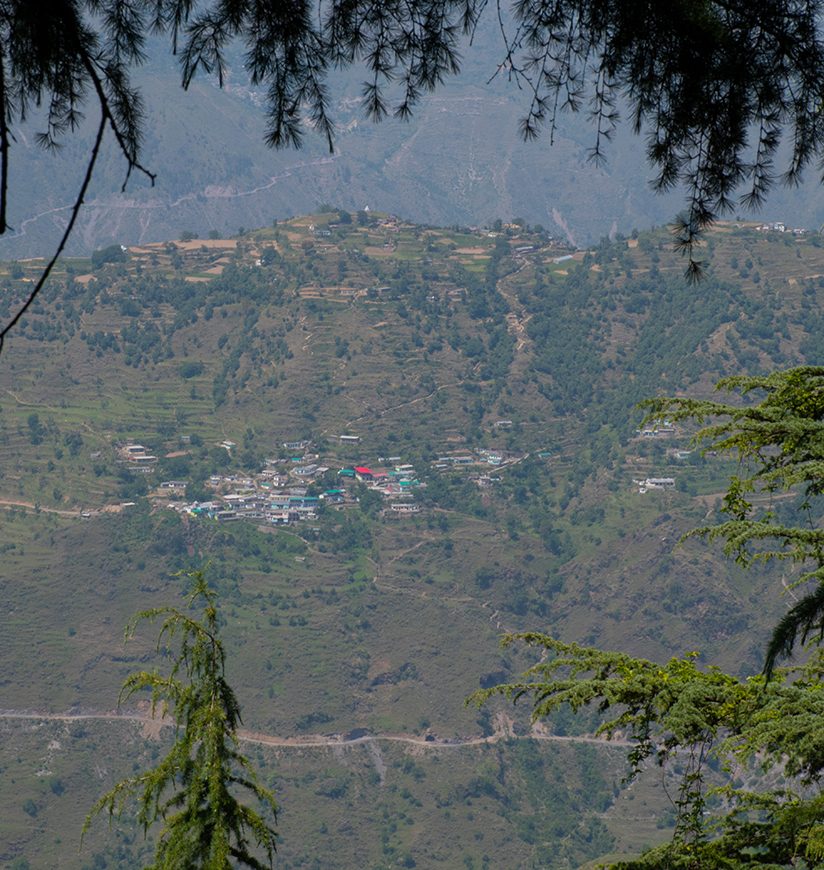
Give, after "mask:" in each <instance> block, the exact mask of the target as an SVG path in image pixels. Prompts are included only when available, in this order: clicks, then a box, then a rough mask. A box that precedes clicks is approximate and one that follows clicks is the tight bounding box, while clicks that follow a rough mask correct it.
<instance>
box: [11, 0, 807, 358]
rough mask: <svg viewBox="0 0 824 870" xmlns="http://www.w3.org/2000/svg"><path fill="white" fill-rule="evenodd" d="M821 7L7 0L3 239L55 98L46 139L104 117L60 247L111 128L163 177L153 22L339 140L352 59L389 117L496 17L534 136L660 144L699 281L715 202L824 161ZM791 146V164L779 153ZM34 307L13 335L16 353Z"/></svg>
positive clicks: (368, 97)
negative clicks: (149, 116)
mask: <svg viewBox="0 0 824 870" xmlns="http://www.w3.org/2000/svg"><path fill="white" fill-rule="evenodd" d="M820 7H821V3H820V0H757V2H751V0H723V2H712V0H698V2H696V0H673V2H670V3H657V2H652V0H639V2H626V3H614V2H611V0H536V2H514V3H512V4H507V3H505V2H504V0H496V2H495V3H488V2H487V0H413V2H401V0H387V2H381V3H373V2H365V0H304V2H300V3H293V2H285V0H270V2H267V3H258V2H250V0H220V2H218V0H132V2H129V3H123V2H121V0H74V2H63V0H54V2H50V3H49V4H48V5H47V8H45V7H44V6H43V4H33V3H31V2H29V0H8V2H6V3H3V4H2V6H0V234H2V233H3V232H5V231H6V229H7V228H8V224H7V212H8V209H7V205H8V198H9V195H10V193H9V192H10V190H12V189H13V188H12V184H13V182H14V180H13V179H10V175H9V153H10V149H11V147H12V145H13V143H14V132H15V129H16V126H17V125H18V124H19V123H20V122H21V121H23V120H24V119H26V118H27V117H28V116H29V115H30V114H31V113H32V111H33V110H35V109H36V108H37V107H39V106H45V107H46V109H47V113H46V119H45V129H44V130H43V131H42V133H41V134H40V142H41V144H42V145H43V146H45V147H47V148H55V147H57V146H58V145H59V144H60V142H61V141H62V140H63V138H64V137H65V136H66V135H67V134H69V133H71V132H73V131H75V130H76V128H77V126H78V124H79V123H80V121H81V119H82V117H83V113H84V111H86V110H87V107H88V105H90V104H91V105H94V106H95V107H96V109H97V111H98V113H99V121H98V128H97V134H96V137H95V141H94V145H93V146H92V151H91V154H90V158H89V163H88V167H87V172H86V175H85V177H84V180H83V182H82V184H81V187H80V190H79V193H78V196H77V199H76V202H75V207H74V210H73V211H72V216H71V219H70V221H69V224H68V226H67V227H66V232H65V234H64V236H63V240H62V242H61V244H60V245H59V247H58V250H57V254H59V253H60V252H61V251H62V248H63V246H64V245H65V241H66V239H68V236H69V234H70V232H71V230H72V227H73V225H74V221H75V218H76V215H77V212H78V210H79V209H80V206H81V204H82V202H83V199H84V197H85V194H86V191H87V190H88V186H89V183H90V180H91V176H92V173H93V171H94V165H95V162H96V159H97V156H98V154H99V152H100V145H101V142H102V140H103V136H104V134H105V133H106V131H107V130H108V131H109V133H110V134H111V135H113V136H114V138H115V140H116V142H117V144H118V147H119V149H120V151H121V153H122V155H123V157H124V159H125V163H126V179H127V180H128V177H129V176H130V174H131V173H132V172H133V171H138V172H141V173H143V174H145V175H146V176H147V177H148V178H149V179H150V180H151V181H152V182H153V181H154V178H155V176H154V173H153V171H152V170H150V169H149V168H148V167H146V166H144V165H143V164H142V163H141V158H140V146H141V137H142V133H143V124H144V109H143V103H142V101H141V98H140V94H139V92H138V91H137V90H136V88H135V87H134V86H133V84H132V82H131V73H132V71H133V70H134V68H135V67H136V66H138V65H140V64H141V63H142V62H143V60H144V59H145V56H146V51H147V37H148V36H149V34H151V33H156V34H161V35H163V36H165V37H166V38H168V40H169V44H170V48H171V50H172V51H173V52H174V54H175V55H176V56H177V57H178V58H179V62H180V71H181V82H182V85H183V87H184V88H186V87H188V86H189V84H190V83H191V82H192V80H193V79H194V77H195V76H196V75H197V74H198V73H201V74H202V73H207V74H213V75H216V76H217V77H218V79H219V80H220V81H221V82H222V76H223V70H224V68H225V63H226V51H227V48H228V47H229V46H230V45H231V44H232V43H237V42H240V43H242V44H243V45H244V47H245V50H246V51H245V62H246V68H247V71H248V74H249V77H250V79H251V82H252V83H253V84H254V85H255V86H258V87H260V88H261V89H263V90H264V91H265V95H266V96H265V100H266V105H265V111H266V116H267V120H268V126H267V133H266V138H267V141H268V143H269V144H270V145H272V146H275V147H281V146H298V145H300V143H301V140H302V136H303V130H304V127H305V126H310V127H311V128H312V129H314V130H316V131H317V132H318V133H320V134H321V135H322V136H324V137H325V138H326V140H327V141H328V143H329V146H330V148H331V147H333V145H334V136H335V126H334V113H333V107H332V106H331V104H330V97H329V80H330V78H332V77H333V76H334V75H335V73H336V72H337V71H338V70H340V69H341V68H343V67H349V66H353V65H354V66H358V67H360V68H362V69H363V71H364V83H363V91H362V96H363V103H364V108H365V110H366V112H367V114H369V115H370V116H371V117H373V118H375V119H380V118H383V117H385V116H386V115H387V114H389V113H392V114H394V115H395V116H396V117H398V118H407V117H409V115H410V113H411V112H412V111H413V109H414V107H415V105H416V104H417V103H418V102H419V100H420V99H421V97H422V95H423V94H424V93H425V92H427V91H430V90H433V89H434V88H437V87H438V86H439V85H441V84H442V83H443V82H444V80H445V79H446V78H447V77H448V76H450V75H452V74H454V73H456V72H457V71H458V70H459V68H460V60H461V53H462V52H465V51H469V50H471V40H472V36H473V34H474V32H475V30H476V28H477V27H478V25H479V23H480V22H481V20H482V19H483V17H484V16H495V18H496V21H497V23H498V24H499V26H500V31H501V50H500V56H499V57H498V58H497V59H496V61H497V62H496V63H494V64H493V67H492V68H491V69H490V78H494V77H495V76H504V77H507V78H509V79H510V80H512V81H513V82H514V83H516V84H517V85H518V86H519V87H520V88H521V90H522V92H523V94H524V111H523V116H522V121H521V132H522V134H523V135H524V137H526V138H527V139H530V138H534V137H536V136H538V135H539V134H540V133H541V132H542V131H546V133H547V135H548V138H549V141H550V142H551V141H552V138H553V132H554V130H555V128H556V125H557V122H558V117H559V114H560V113H561V112H562V111H564V110H571V111H576V110H583V111H586V112H587V113H588V114H589V115H590V116H591V118H592V120H593V125H594V138H593V144H592V147H591V151H590V154H591V157H592V158H593V159H595V160H600V159H603V157H604V155H605V146H606V143H607V141H608V140H609V138H610V137H611V135H612V134H613V132H614V130H615V128H616V125H617V124H618V123H619V120H620V113H621V112H622V111H624V112H625V113H626V115H627V118H628V121H629V123H630V124H631V125H632V127H633V129H634V130H635V131H636V132H637V133H639V134H642V135H644V136H645V138H646V154H647V158H648V160H649V162H650V163H651V165H652V166H653V168H654V170H655V173H656V180H655V184H656V186H657V187H659V188H661V189H666V188H671V187H673V186H677V185H684V186H685V188H686V194H687V200H686V208H685V210H684V213H683V214H682V215H681V217H680V218H679V219H678V221H677V224H676V228H677V244H678V245H680V246H681V247H682V249H683V250H684V252H685V253H687V254H688V255H689V264H690V266H689V268H688V273H689V274H691V275H694V274H696V273H697V271H698V270H699V268H700V264H699V263H698V262H697V260H696V258H695V257H694V256H693V253H694V246H695V243H696V241H697V239H698V238H699V236H700V233H701V230H702V229H703V228H704V227H706V226H707V224H708V223H710V222H711V221H712V220H713V219H714V218H715V217H716V215H718V214H720V213H723V212H725V211H728V210H729V209H730V208H732V207H733V206H734V205H736V204H737V202H738V199H737V197H740V199H741V200H742V201H743V203H744V204H745V205H753V204H755V205H757V204H758V203H760V202H761V200H762V199H763V198H764V196H765V195H766V194H767V192H768V190H769V188H770V186H771V185H772V184H773V182H774V181H775V179H776V177H780V178H782V179H783V180H785V181H787V182H790V183H793V182H796V181H797V180H798V179H799V177H800V174H801V172H802V171H803V170H804V168H805V167H807V166H808V165H809V164H810V163H811V162H814V161H815V160H816V159H817V158H819V157H820V156H821V152H822V144H823V140H822V106H824V99H822V96H824V93H823V92H824V75H822V71H823V70H824V45H822V39H821V30H820V28H821V15H820V11H821V8H820ZM782 140H786V142H787V143H788V158H787V162H786V165H785V166H784V167H779V166H777V165H776V157H777V153H778V148H779V146H780V144H781V143H782ZM124 183H125V182H124ZM56 256H57V255H56ZM56 256H55V259H56ZM49 269H50V267H47V269H46V270H45V273H44V279H43V280H45V277H46V276H47V275H48V272H49ZM37 292H39V287H35V288H34V289H33V293H32V296H31V298H34V296H36V294H37ZM26 307H28V305H24V307H23V310H22V311H20V312H18V314H17V315H16V316H15V317H14V318H12V320H11V321H10V323H8V324H6V325H5V326H4V327H3V328H2V330H1V331H0V347H2V340H3V338H4V337H5V335H6V334H7V332H8V330H9V329H10V328H11V327H12V326H13V325H14V324H15V323H16V322H17V321H18V320H19V318H20V316H22V313H23V311H24V310H25V308H26Z"/></svg>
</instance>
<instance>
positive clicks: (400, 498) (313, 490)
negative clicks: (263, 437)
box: [117, 434, 549, 526]
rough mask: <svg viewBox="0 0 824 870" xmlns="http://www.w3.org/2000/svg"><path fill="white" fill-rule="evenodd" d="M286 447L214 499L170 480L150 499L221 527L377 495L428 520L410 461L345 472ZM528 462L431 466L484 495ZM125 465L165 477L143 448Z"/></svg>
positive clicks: (495, 453)
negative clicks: (509, 470) (195, 496)
mask: <svg viewBox="0 0 824 870" xmlns="http://www.w3.org/2000/svg"><path fill="white" fill-rule="evenodd" d="M184 438H185V436H184ZM333 440H334V441H335V442H337V444H338V445H339V446H342V447H347V448H350V449H351V448H352V447H356V446H357V445H358V444H359V443H360V440H361V439H360V436H359V435H350V434H344V435H339V436H337V437H336V438H335V439H333ZM186 442H188V439H186ZM184 446H185V445H184ZM217 446H219V447H220V448H222V449H223V450H225V451H226V452H227V453H228V454H229V455H230V456H231V455H232V453H233V451H234V450H235V448H236V447H237V445H236V443H235V442H234V441H230V440H224V441H221V442H219V443H218V444H217ZM279 447H280V448H281V449H280V450H279V453H280V456H278V457H272V458H267V459H266V460H265V463H264V465H263V467H262V468H261V469H260V471H258V472H256V473H253V474H240V473H237V472H233V471H227V472H225V473H214V474H212V475H210V477H209V478H208V479H207V480H206V481H204V487H205V488H207V489H208V490H209V491H210V498H208V499H200V500H192V499H191V498H189V497H187V494H188V492H189V486H190V484H189V481H187V480H163V481H161V482H160V483H159V484H158V485H157V486H156V487H154V488H153V489H152V490H151V491H150V498H151V499H152V500H153V501H154V502H155V503H156V504H162V505H163V506H164V507H167V508H169V509H171V510H175V511H177V512H178V513H181V514H186V515H188V516H192V517H203V518H207V519H211V520H216V521H219V522H231V521H235V520H250V521H254V522H257V523H259V524H263V525H274V526H285V525H290V524H294V523H300V522H304V521H314V520H317V519H318V517H319V514H320V512H321V511H323V510H325V509H333V510H341V509H345V508H346V507H347V506H351V505H354V504H357V503H358V502H359V501H360V498H361V497H362V496H363V495H364V494H365V493H370V492H371V493H375V494H376V495H379V496H380V497H381V500H382V507H381V509H380V510H381V513H383V514H384V515H386V516H390V517H402V516H405V515H414V514H418V513H420V512H421V504H420V501H419V499H418V498H416V495H417V494H418V493H419V491H420V490H422V489H424V488H425V487H426V483H425V482H422V481H421V480H420V479H419V476H418V473H417V471H416V468H415V466H414V465H413V464H411V463H409V462H404V461H403V457H402V456H378V457H376V461H375V462H367V461H366V460H364V461H361V462H357V463H352V464H347V465H344V464H342V463H341V462H340V461H339V460H336V459H335V458H332V456H331V455H330V456H325V457H324V458H322V457H321V454H320V453H318V452H313V450H312V447H313V444H312V442H311V441H310V440H293V441H283V442H281V443H280V445H279ZM284 453H289V454H290V455H289V456H285V455H284ZM181 454H185V451H180V452H179V453H172V454H167V458H168V457H169V456H176V455H181ZM541 455H542V457H544V458H546V457H548V456H549V454H548V453H545V454H541ZM528 456H529V454H528V453H515V452H513V451H506V450H501V449H495V448H485V447H479V448H475V449H471V450H470V449H463V450H456V451H452V452H445V453H443V454H441V455H438V456H437V457H436V458H435V459H434V460H433V461H432V462H431V469H432V473H436V474H459V475H462V476H466V477H467V478H468V479H469V480H471V481H473V482H474V483H475V484H476V485H477V486H478V487H480V488H486V487H489V486H491V485H492V484H494V483H496V482H499V481H500V477H499V476H495V475H493V474H490V472H491V470H492V469H496V470H501V469H503V468H505V467H507V466H509V465H513V464H515V463H518V462H521V461H522V460H523V459H526V458H527V457H528ZM117 461H118V463H119V464H120V465H121V466H122V467H124V468H127V469H128V470H129V471H130V472H132V473H135V474H150V473H153V472H155V471H156V470H157V467H158V462H159V457H158V456H157V455H155V453H153V452H150V450H149V448H147V447H145V446H144V445H142V444H139V443H137V442H126V443H124V444H121V445H120V446H118V447H117Z"/></svg>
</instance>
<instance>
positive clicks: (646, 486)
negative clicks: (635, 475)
mask: <svg viewBox="0 0 824 870" xmlns="http://www.w3.org/2000/svg"><path fill="white" fill-rule="evenodd" d="M632 482H633V484H635V486H637V487H638V492H640V493H642V494H643V493H645V492H648V491H649V490H651V489H674V488H675V478H674V477H645V478H644V479H643V480H633V481H632Z"/></svg>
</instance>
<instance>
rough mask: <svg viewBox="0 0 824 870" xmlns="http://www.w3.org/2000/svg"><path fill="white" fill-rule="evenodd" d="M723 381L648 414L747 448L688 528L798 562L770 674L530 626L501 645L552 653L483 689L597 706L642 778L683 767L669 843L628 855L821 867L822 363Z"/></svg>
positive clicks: (727, 448) (535, 710)
mask: <svg viewBox="0 0 824 870" xmlns="http://www.w3.org/2000/svg"><path fill="white" fill-rule="evenodd" d="M717 386H718V388H719V389H721V390H727V391H731V392H737V393H738V394H739V401H738V402H737V403H736V404H731V403H724V402H715V401H709V400H703V399H696V398H691V397H661V398H657V399H651V400H649V401H647V402H645V403H643V404H644V405H645V406H646V407H647V408H648V410H649V415H648V417H647V421H651V422H654V421H662V420H669V421H674V420H680V421H692V422H697V423H698V424H699V425H700V426H701V428H699V429H698V431H697V432H696V434H695V435H694V436H693V442H694V443H695V444H697V445H701V446H702V447H703V449H704V450H705V451H709V450H712V451H717V452H728V453H732V454H734V455H737V456H738V458H739V460H740V471H739V473H738V474H736V475H734V476H733V477H732V478H731V480H730V485H729V487H728V490H727V493H726V496H725V498H724V502H723V508H722V510H723V512H724V513H725V514H726V518H725V519H724V520H723V521H722V522H720V523H718V524H715V525H708V526H703V527H701V528H698V529H695V530H694V531H692V532H690V533H689V535H688V537H689V536H692V535H699V536H704V537H706V538H708V539H709V540H711V541H712V540H720V541H723V543H724V548H725V552H726V553H727V554H728V555H730V556H732V557H734V558H735V559H736V560H737V561H739V562H740V563H741V564H743V565H745V566H746V565H749V564H751V563H752V562H753V561H758V560H760V561H770V560H787V561H789V562H791V563H794V564H795V565H796V566H797V567H798V576H797V577H796V578H795V581H794V583H793V584H792V586H791V591H792V594H793V596H794V597H796V596H795V591H794V589H795V588H802V589H804V591H805V594H803V596H802V597H800V598H797V600H796V602H795V603H794V604H793V606H792V607H790V608H789V609H788V611H787V613H786V614H785V615H784V617H783V618H782V619H781V620H780V621H779V623H778V625H777V626H776V627H775V629H774V631H773V633H772V636H771V638H770V639H769V641H768V644H767V648H766V654H765V664H764V669H763V673H761V674H757V675H754V676H751V677H748V678H744V679H742V678H739V677H735V676H731V675H728V674H725V673H723V672H722V671H720V670H719V669H717V668H714V667H710V668H700V667H698V665H697V662H696V659H697V658H698V654H697V653H692V654H690V655H688V656H686V657H684V658H681V659H678V658H675V659H672V660H671V661H670V662H668V663H667V664H666V665H659V664H656V663H654V662H650V661H647V660H645V659H638V658H634V657H632V656H629V655H625V654H624V653H620V652H608V651H603V650H599V649H594V648H588V647H582V646H579V645H577V644H574V643H564V642H562V641H560V640H558V639H555V638H552V637H549V636H546V635H543V634H539V633H535V632H530V633H523V634H517V635H510V636H509V637H507V638H506V639H505V643H506V644H509V643H512V642H514V641H521V642H525V643H527V644H529V645H532V646H537V647H539V648H541V649H542V656H541V661H540V662H539V663H538V664H536V665H534V666H533V667H532V668H530V669H529V670H528V671H527V672H526V673H525V674H523V675H522V677H521V678H520V679H519V680H516V681H515V682H513V683H507V684H502V685H499V686H493V687H491V688H489V689H486V690H484V691H482V692H479V693H476V694H475V695H474V696H473V699H472V700H474V701H476V702H478V703H484V702H485V701H487V700H489V698H491V697H492V696H494V695H503V696H504V697H506V698H508V699H510V700H512V701H513V702H517V701H518V700H520V699H522V698H526V699H528V700H529V701H531V703H532V718H533V720H535V719H541V718H545V717H547V716H549V715H550V714H552V713H553V712H554V711H555V710H556V709H558V708H560V707H562V706H564V705H567V706H569V707H571V708H572V710H573V711H577V710H580V709H582V708H584V707H587V706H589V705H595V706H597V708H598V710H599V711H600V712H601V713H602V714H604V718H603V720H602V722H603V724H602V725H601V727H600V729H599V733H601V734H603V735H605V736H607V737H613V736H616V735H619V734H620V735H621V736H623V737H625V738H626V739H627V740H628V741H629V742H630V747H631V748H630V750H629V754H628V760H629V762H630V776H631V777H632V776H635V775H637V773H638V772H639V771H640V770H641V769H642V767H643V765H644V763H645V762H647V761H648V760H653V761H655V762H657V763H658V764H659V765H661V766H662V767H668V768H671V769H672V772H673V773H674V774H675V775H677V783H678V785H677V792H676V794H675V795H674V796H673V797H672V798H671V799H672V801H673V805H674V809H675V811H676V825H675V830H674V834H673V838H672V840H671V841H670V842H669V843H666V844H664V845H663V846H660V847H657V848H655V849H651V850H649V851H648V852H646V853H645V854H644V855H642V856H641V857H640V858H639V859H638V860H637V861H630V862H625V863H621V864H618V865H615V866H617V867H625V868H636V867H637V868H641V867H673V868H678V867H683V868H696V870H698V868H704V867H731V868H732V867H790V866H793V867H819V866H821V864H822V861H824V800H822V797H821V794H820V792H818V791H817V789H818V787H819V785H820V782H821V779H822V776H824V743H823V742H822V735H824V730H822V728H821V721H822V716H824V706H823V705H822V692H821V687H822V674H824V649H822V648H821V646H820V645H821V642H822V640H824V530H822V528H821V516H820V510H817V509H816V508H818V507H820V502H819V503H816V500H817V499H819V498H820V496H821V495H822V494H824V367H820V366H802V367H798V368H794V369H789V370H787V371H781V372H774V373H772V374H770V375H766V376H760V377H732V378H726V379H723V380H721V381H719V383H718V385H717ZM753 399H756V401H753ZM708 423H709V425H707V424H708ZM793 496H795V497H796V498H795V499H793ZM805 642H807V643H808V644H810V645H812V646H813V647H815V648H814V649H812V651H810V649H809V648H808V649H807V656H806V661H804V662H802V664H801V665H799V666H797V667H795V668H792V669H789V668H779V667H778V662H779V661H780V660H781V659H784V658H789V657H790V656H792V655H793V653H794V652H795V651H796V649H797V647H798V645H799V643H801V644H804V643H805ZM719 764H720V766H721V770H722V776H720V777H718V776H716V777H714V778H713V776H712V775H710V774H709V772H708V771H709V769H710V768H713V767H714V768H715V769H716V770H718V768H719ZM713 779H714V782H713V781H712V780H713Z"/></svg>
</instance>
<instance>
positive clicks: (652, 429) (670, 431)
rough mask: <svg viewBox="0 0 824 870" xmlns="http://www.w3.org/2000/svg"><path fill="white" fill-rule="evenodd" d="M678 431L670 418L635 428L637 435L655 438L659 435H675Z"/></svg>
mask: <svg viewBox="0 0 824 870" xmlns="http://www.w3.org/2000/svg"><path fill="white" fill-rule="evenodd" d="M677 431H678V429H677V428H676V426H675V425H674V424H673V422H672V421H671V420H662V421H661V422H660V423H656V424H655V425H653V426H644V428H643V429H636V430H635V432H636V434H637V435H640V436H641V438H657V437H658V436H659V435H675V433H676V432H677Z"/></svg>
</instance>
